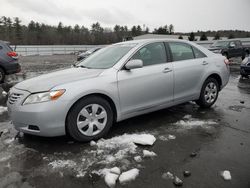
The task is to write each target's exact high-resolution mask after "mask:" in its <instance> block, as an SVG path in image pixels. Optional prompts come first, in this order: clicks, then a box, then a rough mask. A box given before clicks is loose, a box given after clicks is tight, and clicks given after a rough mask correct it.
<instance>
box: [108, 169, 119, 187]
mask: <svg viewBox="0 0 250 188" xmlns="http://www.w3.org/2000/svg"><path fill="white" fill-rule="evenodd" d="M118 177H119V175H117V174H113V173H110V172H109V173H107V174H106V175H105V177H104V181H105V183H106V184H107V186H109V187H111V188H112V187H115V184H116V180H117V179H118Z"/></svg>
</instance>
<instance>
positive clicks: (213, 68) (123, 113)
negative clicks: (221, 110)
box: [7, 39, 229, 141]
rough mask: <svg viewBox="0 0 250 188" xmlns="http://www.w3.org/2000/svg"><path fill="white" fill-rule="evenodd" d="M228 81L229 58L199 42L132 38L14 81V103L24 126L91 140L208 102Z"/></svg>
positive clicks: (46, 133) (10, 104)
mask: <svg viewBox="0 0 250 188" xmlns="http://www.w3.org/2000/svg"><path fill="white" fill-rule="evenodd" d="M228 80H229V68H228V60H227V59H225V57H223V56H221V55H216V54H214V53H212V52H210V51H208V50H207V49H205V48H203V47H201V46H198V45H196V44H195V43H191V42H188V41H183V40H169V39H165V40H164V39H163V40H158V39H151V40H138V41H129V42H122V43H117V44H114V45H110V46H108V47H106V48H103V49H101V50H99V51H98V52H96V53H95V54H93V55H92V56H90V57H88V58H86V59H84V60H83V61H81V62H80V63H79V64H78V65H77V66H76V67H72V68H69V69H65V70H61V71H57V72H53V73H49V74H45V75H42V76H39V77H36V78H32V79H29V80H25V81H23V82H21V83H19V84H17V85H15V86H14V87H13V88H12V89H11V90H10V92H9V98H8V102H7V105H8V110H9V114H10V116H11V119H12V121H13V124H14V126H15V128H16V129H17V130H18V131H21V132H24V133H26V134H33V135H39V136H59V135H65V134H69V135H70V136H71V137H73V138H74V139H76V140H78V141H89V140H92V139H99V138H101V137H103V136H104V135H105V134H107V132H108V131H109V129H110V128H111V126H112V125H113V124H114V122H118V121H122V120H124V119H127V118H130V117H134V116H138V115H141V114H145V113H149V112H153V111H156V110H160V109H163V108H167V107H170V106H173V105H177V104H180V103H184V102H187V101H196V103H197V104H198V105H200V106H201V107H204V108H209V107H211V106H212V105H213V104H214V103H215V102H216V100H217V97H218V94H219V91H220V90H221V89H222V88H223V87H224V86H225V85H226V84H227V82H228Z"/></svg>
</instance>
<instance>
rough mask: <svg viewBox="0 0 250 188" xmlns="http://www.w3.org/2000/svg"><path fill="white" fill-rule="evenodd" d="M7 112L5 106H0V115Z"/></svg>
mask: <svg viewBox="0 0 250 188" xmlns="http://www.w3.org/2000/svg"><path fill="white" fill-rule="evenodd" d="M7 110H8V108H7V107H5V106H0V115H2V114H3V113H4V112H6V111H7Z"/></svg>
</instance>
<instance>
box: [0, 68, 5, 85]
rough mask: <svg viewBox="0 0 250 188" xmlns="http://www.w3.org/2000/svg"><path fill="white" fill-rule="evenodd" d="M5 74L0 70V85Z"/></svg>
mask: <svg viewBox="0 0 250 188" xmlns="http://www.w3.org/2000/svg"><path fill="white" fill-rule="evenodd" d="M4 79H5V72H4V70H3V69H2V68H0V84H2V83H4Z"/></svg>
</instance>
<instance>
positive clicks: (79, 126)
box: [67, 96, 113, 142]
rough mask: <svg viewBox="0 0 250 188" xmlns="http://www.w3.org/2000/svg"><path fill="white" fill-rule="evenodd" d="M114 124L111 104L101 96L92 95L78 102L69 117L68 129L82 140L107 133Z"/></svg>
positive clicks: (93, 138)
mask: <svg viewBox="0 0 250 188" xmlns="http://www.w3.org/2000/svg"><path fill="white" fill-rule="evenodd" d="M112 124H113V111H112V108H111V106H110V104H109V103H108V102H107V101H106V100H105V99H103V98H101V97H96V96H91V97H87V98H84V99H82V100H80V101H79V102H77V103H76V104H75V105H74V106H73V107H72V109H71V110H70V112H69V114H68V117H67V131H68V133H69V134H70V136H71V137H73V138H74V139H75V140H77V141H80V142H87V141H90V140H96V139H99V138H101V137H103V136H104V135H106V134H107V133H108V131H109V129H110V128H111V126H112Z"/></svg>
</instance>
